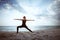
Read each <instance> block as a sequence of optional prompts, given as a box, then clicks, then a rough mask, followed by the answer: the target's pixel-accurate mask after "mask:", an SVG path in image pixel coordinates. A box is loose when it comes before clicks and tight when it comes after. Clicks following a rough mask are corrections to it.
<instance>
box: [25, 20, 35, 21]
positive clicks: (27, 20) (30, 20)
mask: <svg viewBox="0 0 60 40" xmlns="http://www.w3.org/2000/svg"><path fill="white" fill-rule="evenodd" d="M26 21H34V20H26Z"/></svg>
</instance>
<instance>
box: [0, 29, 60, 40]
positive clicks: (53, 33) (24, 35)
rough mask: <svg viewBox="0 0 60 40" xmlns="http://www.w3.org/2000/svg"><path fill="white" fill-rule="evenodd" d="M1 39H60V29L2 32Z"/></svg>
mask: <svg viewBox="0 0 60 40" xmlns="http://www.w3.org/2000/svg"><path fill="white" fill-rule="evenodd" d="M0 40H60V29H47V30H38V31H33V33H31V32H19V33H18V34H17V33H16V32H2V31H0Z"/></svg>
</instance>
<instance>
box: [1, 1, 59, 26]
mask: <svg viewBox="0 0 60 40" xmlns="http://www.w3.org/2000/svg"><path fill="white" fill-rule="evenodd" d="M23 16H26V17H27V19H32V20H35V21H29V22H27V25H28V26H55V25H59V24H60V1H59V0H0V26H18V25H21V21H17V20H14V19H15V18H18V19H20V18H22V17H23Z"/></svg>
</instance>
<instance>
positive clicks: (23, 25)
mask: <svg viewBox="0 0 60 40" xmlns="http://www.w3.org/2000/svg"><path fill="white" fill-rule="evenodd" d="M15 20H21V21H22V25H21V26H17V33H18V31H19V28H22V27H24V28H26V29H27V30H29V31H30V32H32V31H31V30H30V29H29V28H28V27H27V26H26V21H34V20H27V19H26V17H25V16H23V19H15Z"/></svg>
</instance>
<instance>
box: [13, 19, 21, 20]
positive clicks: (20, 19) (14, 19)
mask: <svg viewBox="0 0 60 40" xmlns="http://www.w3.org/2000/svg"><path fill="white" fill-rule="evenodd" d="M14 20H22V19H14Z"/></svg>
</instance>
